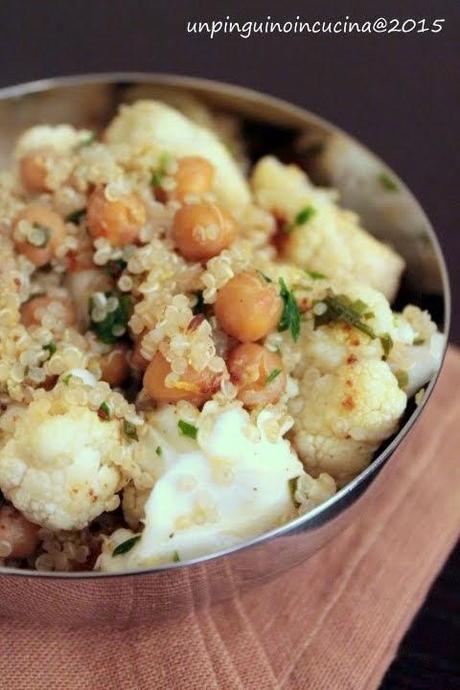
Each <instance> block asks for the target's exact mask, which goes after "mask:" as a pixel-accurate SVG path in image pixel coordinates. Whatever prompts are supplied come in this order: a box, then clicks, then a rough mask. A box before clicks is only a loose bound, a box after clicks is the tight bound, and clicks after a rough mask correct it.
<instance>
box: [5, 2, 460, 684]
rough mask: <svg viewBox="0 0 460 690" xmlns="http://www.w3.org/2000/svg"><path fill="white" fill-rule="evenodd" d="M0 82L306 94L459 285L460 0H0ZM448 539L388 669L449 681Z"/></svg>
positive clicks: (453, 639)
mask: <svg viewBox="0 0 460 690" xmlns="http://www.w3.org/2000/svg"><path fill="white" fill-rule="evenodd" d="M227 15H229V16H230V18H231V19H233V20H240V21H241V20H244V19H255V20H265V19H266V18H267V15H271V17H272V19H274V20H278V21H282V20H292V19H295V18H296V16H297V15H299V16H300V18H301V19H303V20H305V21H307V20H308V21H314V20H315V19H319V20H328V19H336V20H338V19H343V18H344V17H345V16H346V15H348V16H349V17H350V19H353V20H357V21H364V20H365V19H371V20H372V19H376V18H377V17H386V18H388V19H390V18H392V17H397V18H400V19H405V18H409V17H412V18H415V19H421V18H423V17H424V18H426V19H427V20H432V19H435V18H445V20H446V21H445V22H444V28H443V30H442V32H441V33H438V34H431V33H424V34H416V33H410V34H401V33H393V34H390V35H388V34H379V35H377V34H352V35H332V34H326V35H324V34H323V35H321V34H316V35H313V34H304V35H294V34H290V35H260V34H256V35H254V36H252V37H251V38H249V39H243V38H240V37H238V36H237V35H224V34H219V35H217V36H216V37H214V38H213V39H212V40H211V39H210V38H209V36H207V35H206V34H201V35H198V34H187V32H186V24H187V20H208V21H209V20H212V19H225V17H226V16H227ZM0 26H1V29H2V32H1V33H2V38H1V40H0V64H1V74H0V85H1V86H5V85H8V84H14V83H18V82H22V81H30V80H33V79H41V78H45V77H50V76H57V75H65V74H78V73H87V72H98V71H99V72H107V71H146V72H148V71H155V72H169V73H178V74H186V75H193V76H201V77H208V78H215V79H220V80H222V81H227V82H232V83H236V84H240V85H243V86H249V87H252V88H255V89H259V90H261V91H265V92H267V93H271V94H273V95H276V96H279V97H281V98H285V99H287V100H289V101H292V102H294V103H297V104H299V105H302V106H305V107H307V108H308V109H310V110H312V111H314V112H317V113H318V114H320V115H323V116H324V117H326V118H327V119H330V120H331V121H333V122H335V123H336V124H338V125H339V126H341V127H342V128H344V129H345V130H347V131H348V132H350V133H352V134H354V135H356V136H357V137H358V138H359V139H361V140H362V141H363V142H364V143H366V144H367V145H368V146H369V147H370V148H371V149H373V150H374V151H375V152H376V153H378V154H380V155H381V156H382V158H383V159H384V160H386V162H387V163H389V165H391V166H392V167H393V168H394V169H395V170H396V171H397V172H398V173H399V174H400V176H401V177H402V178H403V179H404V180H405V181H406V182H407V184H408V185H409V187H410V188H411V189H412V190H413V192H414V193H415V194H416V196H417V197H418V198H419V199H420V201H421V203H422V205H423V206H424V208H425V210H426V211H427V213H428V216H429V217H430V218H431V220H432V222H433V225H434V227H435V229H436V231H437V233H438V236H439V238H440V240H441V243H442V246H443V248H444V250H445V254H446V258H447V262H448V265H449V268H450V274H451V280H452V288H453V293H454V319H453V328H452V337H453V339H454V340H455V341H456V342H457V343H460V320H458V319H457V318H456V316H455V314H456V309H457V304H458V301H457V298H458V297H460V270H459V268H458V265H457V264H458V256H459V255H460V234H459V230H458V216H459V211H460V204H459V203H458V200H457V199H458V185H459V172H460V166H459V158H460V155H459V144H460V137H459V124H460V122H459V115H460V93H459V87H460V0H443V1H437V2H434V1H431V2H430V1H428V0H425V1H422V0H419V1H418V2H415V1H408V0H400V1H399V2H395V1H393V0H387V2H385V3H383V2H381V1H380V0H375V1H374V0H368V1H367V2H364V0H360V1H356V0H348V2H347V3H343V2H337V1H336V2H331V1H327V0H303V1H298V2H292V1H291V0H286V1H285V2H283V3H280V2H275V0H264V2H261V1H259V0H251V1H249V0H246V2H243V0H238V1H234V2H231V3H230V2H216V1H214V2H212V1H210V0H202V1H201V2H187V1H186V0H180V1H179V0H176V1H171V0H170V1H166V0H159V1H157V2H155V1H154V0H93V1H92V2H91V1H90V0H27V1H26V0H0ZM459 575H460V557H459V555H458V552H457V553H455V554H454V555H453V556H452V558H451V560H450V562H449V564H448V566H447V567H446V569H445V570H444V572H443V574H442V575H441V577H440V579H439V580H438V582H437V583H436V586H435V588H434V590H433V592H432V594H431V595H430V597H429V598H428V601H427V603H426V604H425V606H424V608H423V609H422V612H421V613H420V615H419V617H418V619H417V620H416V622H415V624H414V625H413V627H412V629H411V631H410V632H409V633H408V635H407V637H406V639H405V641H404V644H403V645H402V649H401V652H400V655H399V657H398V659H397V660H396V662H395V664H394V665H393V667H392V668H391V669H390V672H389V674H388V675H387V678H386V680H385V683H384V688H385V690H392V689H394V688H401V689H402V688H404V690H409V689H410V690H412V689H418V688H420V689H424V688H426V689H428V688H433V689H435V690H458V689H459V688H460V660H459V658H458V656H459V655H458V647H459V642H460V635H459V627H460V623H459V618H460V616H459V614H460V610H459V609H460V604H459V599H458V596H457V593H456V588H455V584H456V581H457V582H458V577H459Z"/></svg>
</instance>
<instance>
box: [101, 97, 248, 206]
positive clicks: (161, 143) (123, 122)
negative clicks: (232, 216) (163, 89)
mask: <svg viewBox="0 0 460 690" xmlns="http://www.w3.org/2000/svg"><path fill="white" fill-rule="evenodd" d="M105 139H106V141H107V143H108V144H125V145H139V144H146V143H148V144H156V145H157V146H158V148H159V149H160V150H161V151H162V152H163V151H164V152H166V153H171V154H172V155H174V156H178V157H182V156H203V157H205V158H207V159H208V160H209V161H210V162H211V163H212V164H213V165H214V168H215V179H214V185H213V190H214V192H215V194H216V196H217V198H218V199H219V200H220V201H221V202H222V203H223V204H225V205H226V206H228V207H229V208H230V209H232V210H235V208H236V209H238V208H241V207H244V206H246V205H247V204H248V203H249V202H250V200H251V195H250V191H249V187H248V184H247V182H246V180H245V178H244V176H243V174H242V173H241V171H240V169H239V167H238V165H237V163H236V162H235V160H234V159H233V157H232V156H231V154H230V153H229V151H228V150H227V149H226V148H225V146H224V144H222V142H221V141H219V139H218V137H217V136H216V135H215V134H214V133H213V132H211V131H210V130H209V129H205V128H204V127H201V126H200V125H197V124H196V123H194V122H192V121H191V120H190V119H189V118H187V117H185V115H182V113H179V112H178V111H177V110H175V109H174V108H171V107H170V106H168V105H165V104H164V103H160V102H158V101H153V100H145V101H137V102H136V103H135V104H134V105H125V106H122V107H121V108H120V112H119V114H118V115H117V116H116V117H115V118H114V119H113V120H112V122H111V123H110V124H109V126H108V128H107V130H106V132H105Z"/></svg>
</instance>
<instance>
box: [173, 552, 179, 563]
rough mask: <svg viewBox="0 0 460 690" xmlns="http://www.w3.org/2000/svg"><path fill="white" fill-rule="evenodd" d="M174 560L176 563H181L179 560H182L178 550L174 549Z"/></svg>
mask: <svg viewBox="0 0 460 690" xmlns="http://www.w3.org/2000/svg"><path fill="white" fill-rule="evenodd" d="M173 561H174V563H179V561H180V556H179V553H178V551H174V553H173Z"/></svg>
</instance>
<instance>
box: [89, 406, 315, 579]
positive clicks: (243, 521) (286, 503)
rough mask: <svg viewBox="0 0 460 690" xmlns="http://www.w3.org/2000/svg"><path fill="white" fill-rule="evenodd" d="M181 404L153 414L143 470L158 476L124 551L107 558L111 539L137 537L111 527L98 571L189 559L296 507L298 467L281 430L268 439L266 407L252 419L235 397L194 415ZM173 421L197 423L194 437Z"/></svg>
mask: <svg viewBox="0 0 460 690" xmlns="http://www.w3.org/2000/svg"><path fill="white" fill-rule="evenodd" d="M178 409H180V408H178V406H173V405H169V406H166V407H164V408H163V409H160V410H159V411H158V413H154V414H153V415H152V416H151V418H150V422H149V423H150V425H151V427H152V431H151V433H148V434H146V435H145V436H144V437H143V442H144V443H145V444H146V448H145V449H144V451H143V452H145V458H144V460H145V461H147V462H146V464H145V469H147V464H148V469H147V471H149V472H150V473H151V475H152V476H155V477H157V479H156V481H155V483H154V486H153V489H152V491H151V492H150V495H149V497H148V500H147V502H146V504H145V515H144V518H143V522H144V524H145V526H144V530H143V532H142V535H141V537H140V539H139V540H138V541H137V543H136V544H135V545H134V547H133V548H132V549H131V550H130V551H129V552H127V553H126V554H124V555H119V556H115V557H112V552H113V550H114V547H115V546H117V545H118V544H120V543H121V542H123V541H125V540H126V539H128V538H130V537H133V536H134V534H133V532H129V531H126V530H123V531H122V532H119V531H117V532H115V533H114V535H112V536H111V537H110V539H109V540H108V541H107V543H106V544H105V546H104V549H103V553H102V555H101V557H100V558H99V560H98V564H97V567H98V568H100V569H102V570H119V569H126V568H138V567H144V566H151V565H156V564H159V563H165V562H169V561H172V560H178V559H179V558H180V559H181V560H189V559H191V558H194V557H197V556H200V555H203V554H209V553H213V552H216V551H219V550H221V549H225V548H227V547H229V546H232V545H233V544H236V543H238V542H240V541H242V540H244V539H249V538H251V537H255V536H256V535H258V534H262V533H263V532H265V531H268V530H270V529H272V528H274V527H276V526H278V525H280V524H282V523H283V522H284V521H286V520H288V519H290V518H292V517H294V516H295V514H296V510H295V505H294V503H293V499H292V494H291V489H290V480H291V479H294V478H296V477H299V476H301V475H302V474H303V468H302V465H301V463H300V462H299V460H298V459H297V456H296V455H295V453H294V452H293V450H292V448H291V446H290V444H289V442H288V441H286V440H284V439H283V438H282V436H281V435H280V434H278V436H277V438H276V439H275V440H270V439H269V437H268V435H267V434H269V433H270V438H271V433H272V432H273V430H272V426H273V424H274V423H275V424H276V418H275V417H274V413H273V412H271V411H270V410H268V409H267V410H264V411H263V412H261V413H260V414H259V416H258V418H257V422H256V423H254V422H251V419H250V417H249V414H248V412H246V411H245V410H244V409H242V407H241V406H240V405H239V404H231V405H229V406H227V407H226V408H218V407H217V405H216V403H214V402H211V403H207V405H205V407H204V409H203V411H202V413H201V415H200V416H199V417H198V413H196V415H195V416H191V417H190V416H189V417H188V419H187V420H183V419H182V420H180V416H178ZM183 409H184V408H183ZM180 414H181V413H179V415H180ZM156 415H158V417H157V416H156ZM157 419H158V423H157ZM178 420H179V421H182V422H184V421H186V423H187V424H191V427H188V428H187V427H183V428H184V429H185V430H186V432H187V433H190V434H191V436H193V435H194V431H193V429H195V428H198V434H197V438H196V440H195V439H194V438H193V437H191V436H184V435H183V434H181V431H180V428H179V426H178ZM195 424H198V427H195ZM269 429H270V431H269ZM141 443H142V442H141Z"/></svg>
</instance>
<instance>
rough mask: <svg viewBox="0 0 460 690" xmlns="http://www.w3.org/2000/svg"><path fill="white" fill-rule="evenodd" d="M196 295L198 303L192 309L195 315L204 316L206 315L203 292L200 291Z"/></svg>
mask: <svg viewBox="0 0 460 690" xmlns="http://www.w3.org/2000/svg"><path fill="white" fill-rule="evenodd" d="M195 295H196V303H195V305H194V307H193V308H192V312H193V313H194V314H195V316H196V315H197V314H203V313H204V307H205V305H204V299H203V291H202V290H199V291H198V292H196V293H195Z"/></svg>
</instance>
